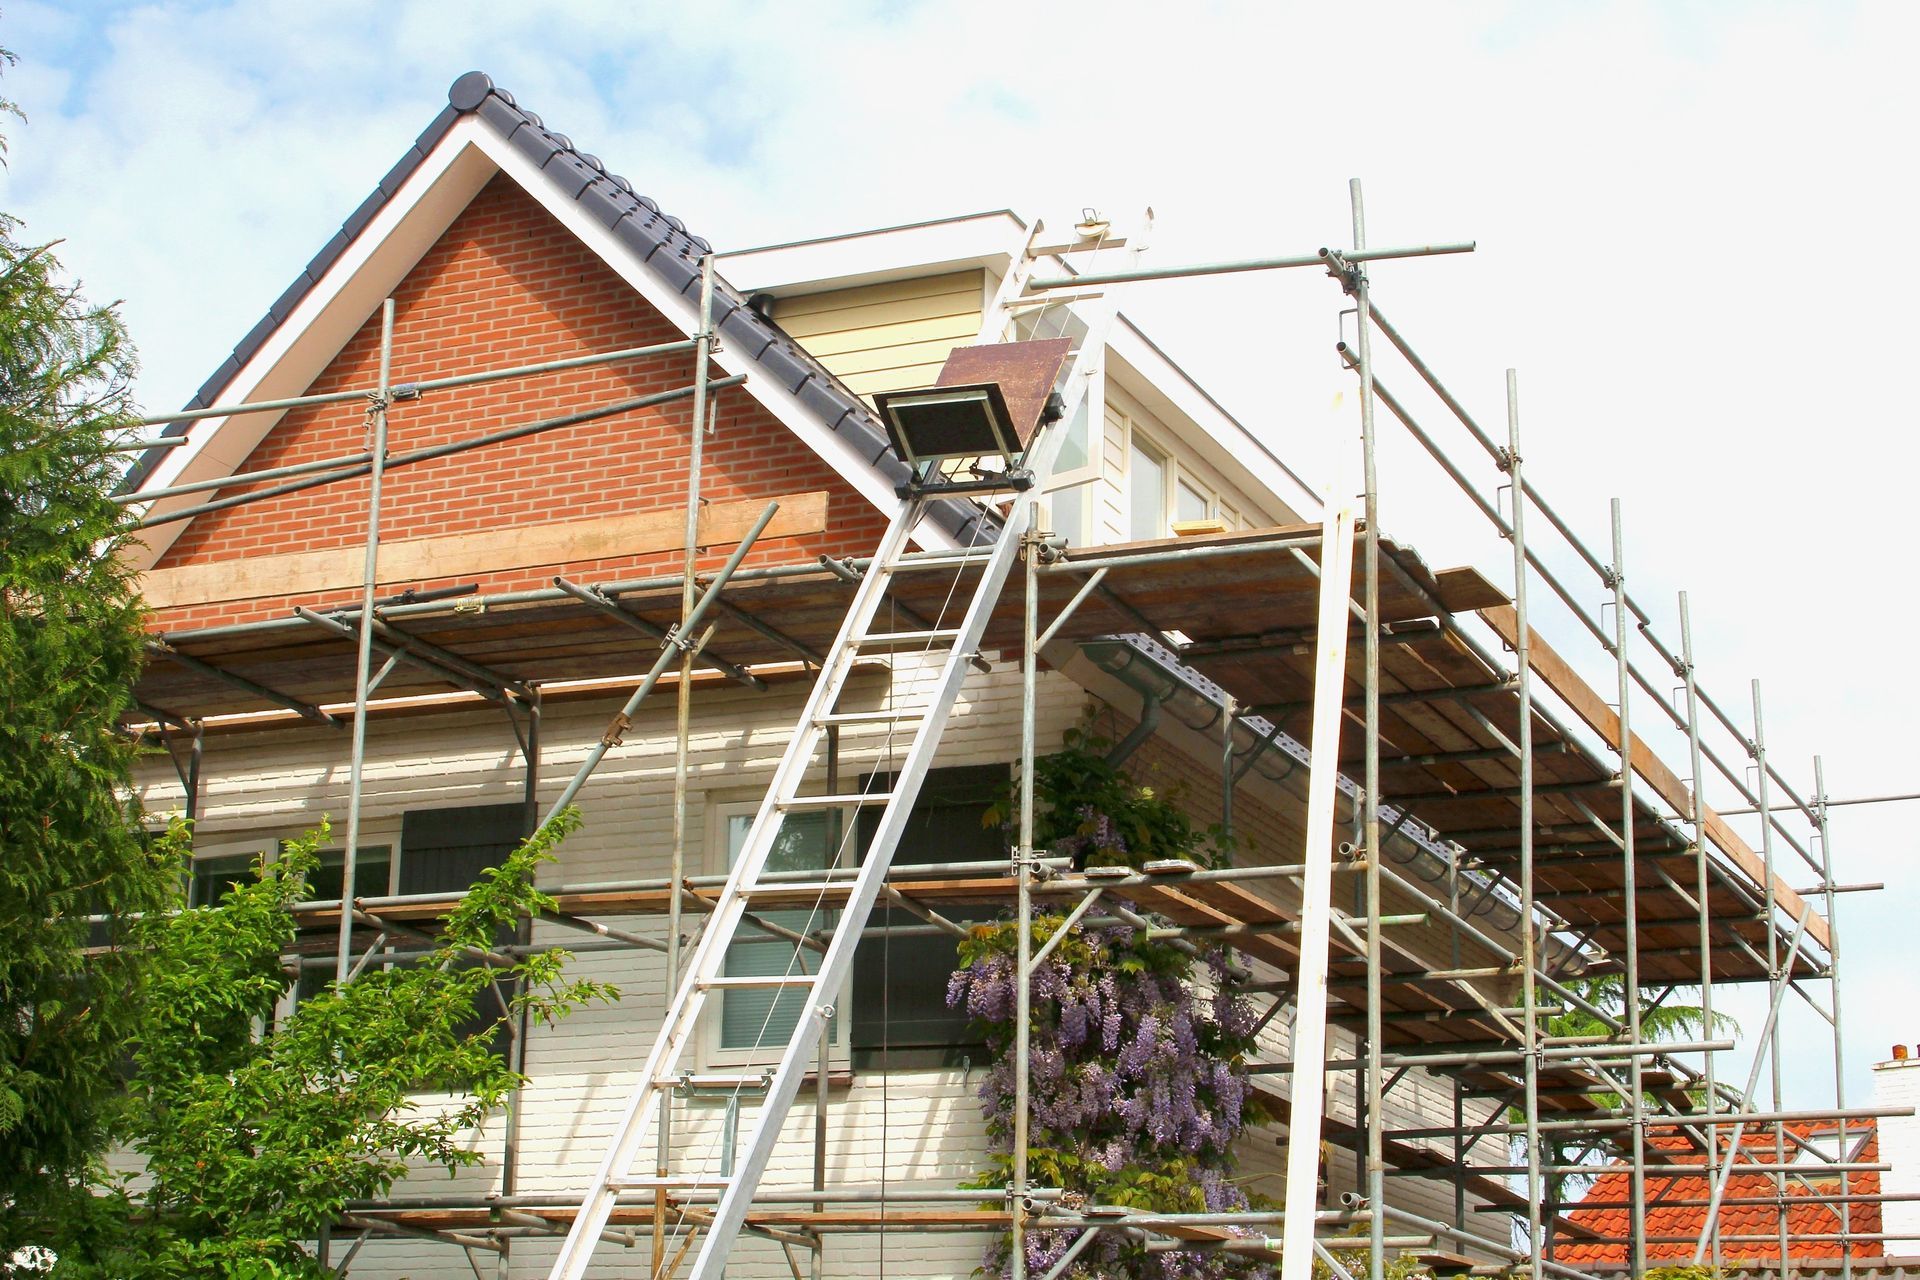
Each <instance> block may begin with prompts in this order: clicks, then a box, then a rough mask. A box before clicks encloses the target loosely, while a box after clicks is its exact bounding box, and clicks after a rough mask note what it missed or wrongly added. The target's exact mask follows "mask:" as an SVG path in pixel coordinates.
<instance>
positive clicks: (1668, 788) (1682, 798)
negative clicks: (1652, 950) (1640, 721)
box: [1480, 605, 1833, 947]
mask: <svg viewBox="0 0 1920 1280" xmlns="http://www.w3.org/2000/svg"><path fill="white" fill-rule="evenodd" d="M1480 616H1481V617H1482V618H1483V619H1485V620H1486V622H1487V625H1488V626H1490V627H1492V628H1493V629H1494V630H1495V631H1496V632H1498V633H1499V635H1500V638H1501V639H1502V640H1504V641H1506V642H1507V644H1508V645H1509V646H1512V645H1513V644H1514V643H1515V642H1516V641H1517V640H1518V639H1519V636H1520V631H1519V623H1518V619H1517V618H1516V616H1515V614H1514V611H1513V606H1511V605H1495V606H1494V607H1492V608H1489V609H1482V610H1480ZM1527 630H1528V632H1529V635H1528V638H1527V652H1528V657H1529V662H1528V665H1530V666H1531V667H1532V668H1533V673H1534V674H1535V675H1537V676H1539V677H1540V678H1541V679H1542V680H1544V681H1546V684H1547V687H1548V688H1550V689H1552V690H1553V691H1554V692H1555V693H1556V694H1558V695H1559V696H1560V698H1561V700H1562V701H1564V702H1565V703H1566V704H1567V705H1568V706H1570V707H1572V708H1573V711H1574V714H1575V715H1577V716H1579V717H1580V718H1581V719H1582V720H1584V721H1585V722H1586V724H1587V727H1588V728H1590V729H1592V730H1593V731H1594V732H1595V733H1597V734H1599V735H1600V736H1601V737H1602V738H1604V739H1606V741H1607V743H1608V744H1609V745H1610V746H1612V747H1613V748H1614V750H1616V751H1618V750H1619V749H1620V717H1619V715H1618V714H1616V713H1615V712H1614V709H1613V708H1612V707H1610V706H1608V705H1607V703H1606V701H1605V699H1603V698H1601V696H1600V695H1599V694H1598V693H1596V692H1594V689H1593V686H1592V685H1590V684H1588V683H1587V682H1586V681H1585V680H1582V679H1581V678H1580V676H1579V675H1578V674H1577V673H1576V672H1575V671H1574V669H1573V668H1572V667H1570V666H1568V665H1567V661H1566V659H1564V658H1562V657H1561V656H1560V655H1559V654H1558V653H1555V652H1554V651H1553V649H1552V647H1551V646H1549V645H1548V644H1547V642H1546V641H1545V640H1542V639H1541V638H1540V633H1539V632H1537V631H1534V630H1533V629H1532V628H1531V627H1529V628H1528V629H1527ZM1629 759H1630V760H1631V762H1632V765H1633V771H1634V772H1635V773H1637V774H1639V775H1640V776H1641V777H1642V778H1644V779H1645V780H1646V782H1647V785H1649V786H1651V787H1652V788H1653V789H1654V791H1655V792H1656V793H1657V794H1658V795H1659V797H1660V798H1661V799H1662V800H1664V801H1666V802H1667V803H1668V804H1669V805H1672V806H1673V811H1674V812H1675V813H1679V814H1691V813H1692V812H1693V793H1692V792H1691V791H1689V790H1688V789H1687V784H1686V783H1684V782H1682V781H1681V780H1680V778H1679V777H1678V776H1677V775H1676V774H1675V773H1674V772H1673V770H1672V769H1670V768H1668V767H1667V764H1666V762H1665V761H1663V760H1661V759H1660V757H1659V756H1657V755H1655V754H1654V752H1653V748H1651V747H1649V746H1648V745H1647V744H1646V742H1645V741H1644V740H1643V739H1642V738H1641V737H1640V735H1639V734H1637V733H1636V734H1634V735H1633V744H1632V748H1631V752H1630V755H1629ZM1701 813H1702V814H1703V816H1704V822H1703V825H1704V826H1705V827H1706V833H1707V838H1708V839H1709V840H1711V841H1712V842H1713V843H1714V845H1715V846H1716V847H1718V848H1719V850H1720V851H1721V852H1722V853H1724V854H1726V856H1727V858H1728V859H1729V860H1730V861H1732V863H1733V864H1734V865H1735V866H1737V867H1739V868H1740V870H1742V871H1744V872H1745V873H1746V874H1747V877H1748V878H1749V879H1751V880H1752V881H1753V882H1754V884H1756V885H1759V886H1762V887H1763V888H1764V887H1765V885H1766V883H1767V867H1766V862H1765V860H1764V859H1762V858H1761V857H1760V855H1759V854H1757V853H1755V852H1754V851H1753V849H1752V848H1751V847H1749V846H1748V844H1747V842H1746V841H1744V840H1742V839H1741V838H1740V836H1739V835H1738V833H1736V832H1735V831H1734V830H1733V828H1732V827H1729V826H1728V825H1727V823H1726V820H1725V819H1724V818H1722V817H1721V816H1720V815H1719V814H1717V813H1715V812H1714V811H1713V810H1712V809H1711V808H1709V807H1707V806H1705V805H1702V806H1701ZM1773 898H1774V901H1775V902H1777V903H1779V904H1780V907H1781V909H1782V910H1784V911H1785V912H1786V913H1787V914H1788V915H1789V916H1791V917H1793V918H1794V919H1795V920H1798V919H1799V918H1800V917H1801V915H1802V914H1803V913H1804V914H1806V915H1807V933H1808V935H1809V936H1811V937H1812V938H1813V939H1814V940H1815V941H1816V942H1818V943H1819V944H1820V945H1821V946H1823V947H1831V946H1832V945H1833V938H1832V935H1831V934H1830V933H1828V932H1827V922H1826V921H1825V920H1824V919H1822V918H1821V916H1820V914H1819V913H1818V912H1817V911H1814V910H1813V909H1812V908H1811V907H1810V906H1808V905H1807V903H1806V901H1805V899H1803V898H1801V896H1800V895H1799V894H1797V893H1795V892H1794V891H1793V890H1792V889H1790V888H1788V887H1787V885H1786V884H1785V883H1784V882H1782V881H1781V880H1780V878H1779V877H1778V876H1776V877H1774V879H1773Z"/></svg>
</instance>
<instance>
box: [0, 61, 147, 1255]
mask: <svg viewBox="0 0 1920 1280" xmlns="http://www.w3.org/2000/svg"><path fill="white" fill-rule="evenodd" d="M8 60H10V55H6V54H4V52H3V51H0V62H4V61H8ZM9 105H10V104H6V103H4V102H0V111H4V110H6V109H7V108H8V106H9ZM17 230H18V224H17V223H16V222H14V221H13V220H11V219H8V218H5V217H4V215H0V939H4V940H5V941H4V945H0V1265H3V1264H4V1260H5V1259H6V1258H7V1257H8V1256H9V1254H10V1252H11V1250H10V1242H14V1241H15V1238H16V1236H17V1234H18V1232H19V1231H20V1230H22V1229H24V1228H23V1224H30V1223H32V1222H35V1221H38V1220H39V1219H41V1218H42V1217H44V1216H46V1215H48V1214H56V1215H57V1214H58V1213H59V1212H60V1211H61V1210H60V1208H59V1206H60V1205H62V1204H63V1203H66V1202H69V1201H70V1200H71V1199H72V1198H73V1197H74V1196H75V1195H79V1194H83V1192H82V1184H83V1182H84V1180H85V1176H86V1170H87V1166H88V1163H89V1161H90V1160H91V1159H92V1158H93V1157H94V1156H95V1155H96V1154H97V1153H98V1152H99V1151H100V1150H101V1148H102V1146H103V1144H104V1143H105V1141H106V1133H107V1128H108V1120H109V1113H110V1111H111V1109H112V1106H113V1104H114V1101H115V1098H116V1097H117V1095H118V1094H119V1093H120V1092H121V1089H120V1082H119V1079H118V1076H117V1073H116V1069H115V1066H116V1063H117V1062H119V1061H120V1060H121V1058H122V1057H123V1056H124V1055H125V1053H126V1052H127V1049H128V1047H129V1043H130V1036H131V1034H132V1032H133V1029H134V1025H135V1022H136V1019H137V1013H138V1009H139V1007H140V1003H141V1002H140V998H139V994H140V993H139V986H140V981H141V970H142V965H141V963H140V959H139V957H138V956H137V955H136V954H134V953H133V952H132V951H130V950H128V949H127V948H125V947H124V946H120V945H118V944H119V943H120V942H122V941H124V939H123V938H122V937H121V936H120V934H121V933H122V932H123V929H122V927H121V926H116V925H109V926H102V927H98V928H94V929H90V927H89V924H88V916H89V915H91V914H95V913H106V914H110V915H112V916H114V917H116V918H125V917H127V916H129V915H130V914H132V913H136V912H139V911H143V910H148V909H151V908H154V907H157V906H159V905H161V904H162V903H163V902H164V901H165V900H166V894H167V890H168V886H169V885H170V883H171V880H172V878H173V875H174V872H173V869H172V867H171V865H170V864H171V861H172V860H171V858H170V856H169V845H168V842H167V841H165V840H162V841H159V842H157V844H156V843H154V842H150V841H149V840H148V839H147V837H146V836H145V834H144V832H143V830H142V822H141V815H140V813H139V809H138V807H137V805H135V804H134V803H133V801H132V800H131V799H130V793H129V781H130V776H131V768H132V763H133V760H134V757H135V752H136V749H137V748H136V746H135V745H134V743H133V742H131V741H130V740H129V739H128V738H127V737H126V736H124V734H122V732H121V731H120V730H119V728H118V725H119V721H120V718H121V715H122V713H123V712H125V711H126V710H127V709H128V708H129V706H130V704H131V699H132V689H133V682H134V677H135V675H136V674H137V673H138V671H139V668H140V662H141V643H142V620H143V614H142V608H141V604H140V600H139V597H138V596H137V595H136V593H135V591H134V586H133V580H132V576H131V574H130V573H129V571H128V570H127V568H126V567H125V564H124V563H123V560H122V558H121V554H120V553H121V550H122V548H123V544H124V543H125V541H126V539H127V538H128V536H129V533H130V523H129V520H128V517H127V515H126V512H125V510H124V509H123V508H120V507H117V506H115V505H114V504H113V503H112V502H111V501H110V500H109V495H110V493H111V491H112V487H113V484H114V482H115V480H116V478H117V476H118V474H119V467H118V459H119V458H120V456H121V455H118V454H115V453H114V452H112V450H111V444H112V442H113V440H114V437H115V434H116V433H117V432H120V431H122V430H124V429H125V427H126V426H127V424H128V423H129V421H130V417H131V415H130V409H131V402H130V395H129V381H130V378H131V376H132V373H133V368H134V364H133V357H132V353H131V351H130V349H129V347H128V344H127V340H126V334H125V331H124V330H123V328H122V327H121V324H120V321H119V318H118V317H117V316H115V315H114V313H113V311H112V310H111V309H110V308H106V307H96V306H92V305H90V304H88V303H87V302H86V301H84V299H83V298H82V297H81V295H80V292H79V290H78V288H77V286H75V285H73V284H72V283H70V282H67V281H66V280H65V279H64V278H63V277H62V275H61V272H60V267H59V264H58V263H57V262H56V261H55V259H54V257H53V255H52V253H51V252H49V249H48V247H47V246H38V247H31V246H26V245H23V244H21V243H20V242H19V240H18V239H17V238H16V232H17Z"/></svg>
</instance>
